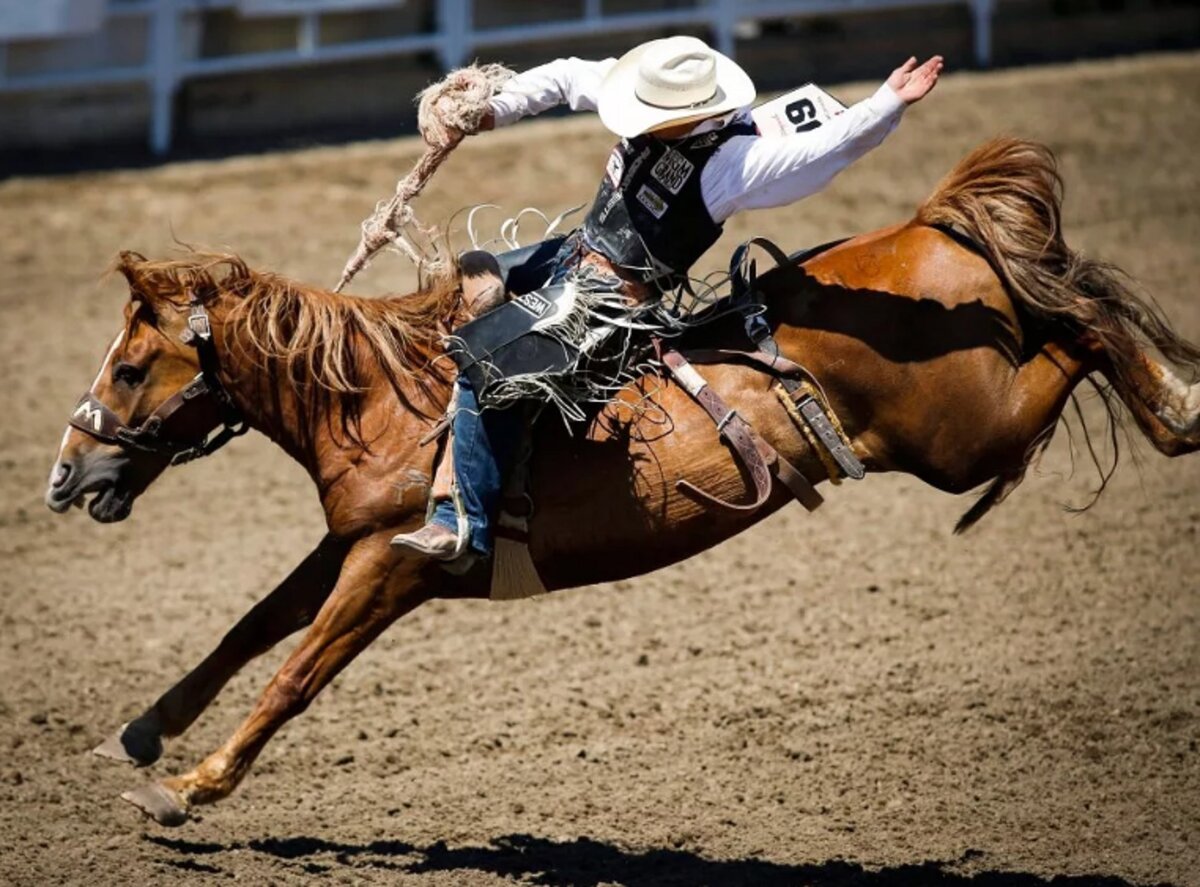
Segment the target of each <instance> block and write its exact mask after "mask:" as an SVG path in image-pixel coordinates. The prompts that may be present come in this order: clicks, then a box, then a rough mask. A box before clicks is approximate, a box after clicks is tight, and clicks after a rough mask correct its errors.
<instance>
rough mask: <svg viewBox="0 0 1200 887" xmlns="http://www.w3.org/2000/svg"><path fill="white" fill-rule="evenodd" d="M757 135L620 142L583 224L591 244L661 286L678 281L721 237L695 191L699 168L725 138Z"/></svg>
mask: <svg viewBox="0 0 1200 887" xmlns="http://www.w3.org/2000/svg"><path fill="white" fill-rule="evenodd" d="M755 132H756V130H755V128H754V125H753V124H751V123H734V124H731V125H729V126H726V127H724V128H723V129H718V130H715V131H713V132H706V133H701V134H700V135H694V136H688V137H686V138H683V139H673V140H671V141H669V142H668V141H663V140H662V139H658V138H655V137H654V136H653V135H640V136H637V137H635V138H632V139H622V140H621V141H620V143H619V144H618V145H617V146H616V147H615V148H613V152H612V154H611V155H610V156H609V158H608V165H607V166H606V167H605V175H604V180H603V181H602V182H601V183H600V191H599V192H598V193H597V194H596V202H595V203H593V204H592V208H591V210H590V211H589V212H588V215H587V218H586V219H585V220H584V222H583V232H584V237H585V238H586V239H587V244H588V246H589V247H591V248H592V249H594V250H596V251H597V252H599V253H602V254H603V255H604V256H605V257H606V258H607V259H608V260H609V261H611V262H613V263H614V264H616V265H620V266H621V267H623V268H627V269H630V270H631V271H632V272H633V273H634V274H636V275H639V276H640V277H642V279H644V280H646V281H647V282H649V283H653V284H654V285H656V286H657V287H658V288H660V289H669V288H671V287H672V286H674V285H676V284H677V283H679V282H680V281H681V280H682V279H683V278H684V276H685V275H686V273H687V270H688V269H689V268H690V267H691V266H692V264H693V263H694V262H695V261H696V260H697V259H699V258H700V256H701V255H703V254H704V252H705V251H706V250H707V249H708V248H709V247H710V246H712V245H713V244H714V243H716V242H717V238H718V237H720V236H721V230H722V226H721V225H718V224H717V223H716V222H714V221H713V219H712V216H710V215H709V213H708V207H706V206H705V205H704V198H703V197H702V196H701V194H700V171H701V170H702V169H703V168H704V164H706V163H707V162H708V161H709V160H710V159H711V158H712V156H713V154H715V153H716V152H717V149H718V148H720V147H721V145H723V144H725V142H727V141H728V140H729V139H731V138H733V137H734V136H744V135H754V134H755ZM647 269H649V270H647Z"/></svg>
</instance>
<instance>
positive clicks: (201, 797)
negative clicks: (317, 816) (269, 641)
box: [122, 530, 430, 825]
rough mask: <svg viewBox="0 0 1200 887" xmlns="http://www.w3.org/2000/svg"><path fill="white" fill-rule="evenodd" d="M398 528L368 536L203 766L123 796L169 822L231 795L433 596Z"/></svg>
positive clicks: (423, 564) (175, 822)
mask: <svg viewBox="0 0 1200 887" xmlns="http://www.w3.org/2000/svg"><path fill="white" fill-rule="evenodd" d="M393 532H394V531H392V530H389V531H387V532H384V533H377V534H375V535H373V536H370V537H367V538H365V539H363V540H361V541H359V542H358V543H356V544H355V546H354V547H353V548H352V549H351V551H350V553H349V554H348V555H347V557H346V562H345V565H344V566H343V568H342V574H341V576H340V577H339V578H338V582H337V587H336V588H335V589H334V591H333V593H332V594H331V595H330V596H329V599H328V600H327V601H326V602H325V605H324V606H323V607H322V608H321V611H320V613H318V614H317V618H316V620H315V621H314V622H313V624H312V627H311V628H310V629H309V631H308V633H307V634H306V635H305V637H304V639H303V640H302V641H301V642H300V645H299V646H298V647H297V648H296V649H295V650H294V651H293V652H292V654H291V656H289V657H288V659H287V661H286V662H285V663H284V664H283V667H282V668H280V670H279V671H278V672H277V673H276V675H275V677H274V678H273V679H272V680H271V683H270V684H268V685H267V688H266V690H265V691H264V692H263V695H262V696H261V697H260V699H259V701H258V704H257V705H256V706H255V707H254V710H253V711H252V712H251V713H250V716H249V717H248V718H246V720H245V721H243V722H242V724H241V726H240V727H238V729H237V731H236V732H234V734H233V736H231V737H230V738H229V740H228V741H227V742H226V743H225V744H224V745H223V746H222V747H221V748H220V749H218V750H217V751H216V752H214V753H213V754H211V755H209V756H208V757H207V758H206V759H205V760H204V761H203V762H202V763H201V764H200V766H198V767H197V768H196V769H194V770H192V771H191V772H190V773H186V774H184V775H183V776H178V777H174V778H171V779H164V780H162V781H160V782H153V783H150V784H149V785H145V786H143V787H141V788H139V789H136V790H135V791H132V792H127V793H126V794H124V795H122V797H123V798H124V799H125V800H127V801H129V802H130V803H132V804H135V805H136V806H138V807H140V808H141V809H142V811H143V812H145V813H146V814H147V815H149V816H152V817H153V818H154V819H155V820H157V821H158V822H159V823H161V824H162V825H180V824H181V823H183V822H184V821H185V820H186V819H187V811H188V808H189V807H191V806H193V805H195V804H211V803H213V802H214V801H219V800H220V799H221V798H224V797H226V796H227V795H229V794H230V793H231V792H232V791H233V790H234V788H236V787H237V784H238V783H239V782H240V781H241V779H242V777H243V776H245V775H246V772H247V770H249V768H250V765H251V764H252V763H253V762H254V759H255V758H256V757H257V756H258V754H259V752H261V751H262V749H263V746H265V745H266V744H267V741H268V740H269V739H270V738H271V736H273V735H274V733H275V731H276V730H278V729H279V728H280V727H282V726H283V725H284V723H286V722H287V721H288V720H290V719H291V718H293V717H295V716H296V715H298V714H300V713H301V712H302V711H304V709H305V708H307V707H308V705H309V703H310V702H312V700H313V698H314V697H316V695H317V694H318V693H319V692H320V691H321V689H322V688H323V687H324V686H325V685H326V684H328V683H329V682H330V681H331V680H333V678H334V677H335V676H336V675H337V674H338V672H340V671H341V670H342V669H343V668H344V667H345V666H346V665H348V664H349V663H350V660H352V659H353V658H354V657H355V656H357V655H358V654H359V653H360V652H361V651H362V650H363V649H365V648H366V647H367V645H368V644H370V643H371V641H373V640H374V639H375V638H376V637H378V636H379V635H380V633H382V632H383V630H384V629H385V628H387V627H388V626H389V625H391V623H392V622H393V621H395V619H396V618H397V617H399V616H401V615H403V614H404V613H406V612H408V611H409V610H411V609H413V608H414V607H416V606H417V605H418V604H420V603H422V602H423V601H425V600H427V599H428V598H429V596H430V595H429V593H428V586H427V585H426V584H425V583H423V582H421V581H420V580H419V579H418V576H417V574H418V571H419V570H420V569H422V568H426V569H427V568H428V563H427V562H417V561H413V560H397V559H396V557H395V555H394V554H393V553H392V551H391V546H390V544H389V543H390V540H391V537H392V533H393Z"/></svg>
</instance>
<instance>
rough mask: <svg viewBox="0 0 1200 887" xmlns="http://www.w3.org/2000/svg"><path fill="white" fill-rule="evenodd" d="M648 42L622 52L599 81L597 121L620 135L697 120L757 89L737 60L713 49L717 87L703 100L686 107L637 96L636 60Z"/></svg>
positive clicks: (740, 103)
mask: <svg viewBox="0 0 1200 887" xmlns="http://www.w3.org/2000/svg"><path fill="white" fill-rule="evenodd" d="M647 46H648V44H645V43H643V44H642V45H641V46H636V47H634V48H633V49H631V50H629V52H627V53H625V54H624V55H623V56H621V57H620V58H619V59H617V63H616V64H615V65H613V67H612V69H611V70H610V71H609V72H608V75H607V76H606V77H605V78H604V82H603V83H601V84H600V97H599V101H598V103H597V104H598V108H599V111H600V122H601V123H603V124H604V125H605V126H606V127H607V128H608V129H609V130H611V131H612V132H615V133H616V134H617V135H619V136H621V137H623V138H627V139H630V138H633V137H634V136H639V135H641V134H642V133H645V132H649V131H650V130H652V129H657V128H658V127H660V126H665V125H666V124H668V123H675V122H682V121H684V120H698V119H700V118H703V117H712V116H714V115H717V114H724V113H726V112H728V111H735V110H737V109H738V108H744V107H745V106H746V105H749V104H750V103H751V102H753V101H754V97H755V95H757V92H756V91H755V89H754V81H752V80H751V79H750V75H749V74H747V73H746V72H745V71H743V70H742V69H741V67H740V66H739V65H738V63H737V62H735V61H734V60H733V59H731V58H729V57H728V56H726V55H722V54H721V53H719V52H717V51H716V50H713V55H714V56H715V57H716V63H717V71H716V74H717V91H716V94H715V95H713V97H712V98H711V99H709V100H708V101H707V102H704V103H703V104H699V105H689V106H688V107H686V108H660V107H658V106H656V105H651V104H647V103H646V102H644V101H642V100H641V99H640V98H638V95H637V81H638V64H639V62H640V61H641V58H642V53H644V52H645V51H646V49H647Z"/></svg>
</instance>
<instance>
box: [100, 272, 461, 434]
mask: <svg viewBox="0 0 1200 887" xmlns="http://www.w3.org/2000/svg"><path fill="white" fill-rule="evenodd" d="M115 268H116V270H117V271H120V272H121V273H122V274H123V275H124V276H125V278H126V279H127V280H128V281H129V285H130V290H131V293H132V294H133V297H134V298H135V299H140V300H143V301H146V302H149V303H150V304H151V306H152V307H154V308H155V309H156V310H157V309H158V308H161V307H162V306H163V305H164V304H166V305H169V306H170V307H172V308H173V309H174V310H176V311H179V312H183V311H185V310H186V308H187V305H188V303H189V302H190V301H191V300H192V299H198V300H199V301H200V302H201V303H202V304H205V305H207V306H210V307H211V309H212V310H213V312H214V316H215V317H216V318H218V319H219V320H221V321H222V322H223V323H225V324H227V325H229V326H230V327H231V328H232V329H234V330H236V331H237V333H238V335H236V336H235V337H234V341H235V342H236V343H238V345H239V346H240V347H241V348H242V349H244V350H245V352H246V354H244V355H242V356H245V357H249V358H250V359H252V360H253V361H254V362H255V363H256V364H257V365H258V366H260V367H264V368H267V369H268V370H270V371H272V372H277V371H278V369H279V368H280V367H282V368H285V369H284V374H285V376H286V378H287V380H288V381H289V383H290V384H291V386H292V389H293V390H294V391H295V392H296V394H297V395H298V396H299V397H300V398H301V400H302V401H304V402H305V403H307V404H309V405H310V406H314V407H316V406H324V405H327V404H328V402H329V401H330V400H333V399H336V400H337V401H338V402H339V404H340V405H341V406H342V417H341V418H342V423H343V425H344V426H345V425H347V423H350V424H354V425H356V424H357V418H358V401H359V399H360V397H361V395H362V394H363V393H365V392H366V391H367V390H369V389H370V388H371V386H372V385H373V384H379V382H380V381H383V380H386V382H387V383H389V384H390V385H391V386H392V387H393V388H394V389H396V390H397V391H398V392H402V391H403V389H405V388H406V387H409V386H410V385H411V384H412V383H414V382H416V383H417V384H422V383H424V382H425V381H434V380H437V381H445V379H444V376H445V372H444V369H445V368H444V366H441V365H440V362H439V363H435V362H434V361H435V358H436V357H437V356H439V355H440V354H441V349H440V347H439V344H438V343H439V340H440V338H441V336H442V335H443V334H444V332H445V330H446V329H447V326H448V324H449V323H451V322H452V320H453V318H454V315H455V314H456V313H457V312H458V311H459V309H460V305H461V289H460V287H459V281H458V269H457V267H451V268H450V269H449V270H447V271H444V272H442V273H439V274H438V275H436V276H425V277H423V279H422V280H421V282H420V287H419V289H418V290H417V291H416V292H414V293H411V294H408V295H402V296H387V297H381V298H367V297H363V296H351V295H345V294H342V293H333V292H330V291H328V290H324V289H320V288H318V287H312V286H308V285H306V284H303V283H300V282H298V281H295V280H291V279H289V278H287V277H283V276H281V275H278V274H272V273H269V272H263V271H255V270H253V269H252V268H250V267H249V266H248V265H247V264H246V263H245V262H244V261H243V260H242V259H241V258H240V257H239V256H237V255H234V254H232V253H215V252H189V253H187V254H186V255H185V256H183V257H181V258H175V259H160V260H152V259H147V258H146V257H144V256H142V255H139V254H138V253H133V252H122V253H121V255H120V256H119V258H118V259H117V262H116V265H115ZM380 375H382V376H383V380H381V379H379V378H378V377H379V376H380Z"/></svg>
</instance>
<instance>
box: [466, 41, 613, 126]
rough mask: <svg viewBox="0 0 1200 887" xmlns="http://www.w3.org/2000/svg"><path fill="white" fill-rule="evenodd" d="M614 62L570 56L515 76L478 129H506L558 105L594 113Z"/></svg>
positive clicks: (502, 90)
mask: <svg viewBox="0 0 1200 887" xmlns="http://www.w3.org/2000/svg"><path fill="white" fill-rule="evenodd" d="M616 61H617V60H616V59H612V58H609V59H604V60H603V61H598V62H593V61H586V60H584V59H580V58H575V57H573V56H572V57H571V58H565V59H556V60H555V61H552V62H548V63H547V64H544V65H539V66H538V67H536V68H530V69H529V70H528V71H526V72H524V73H523V74H518V75H517V76H515V77H513V78H512V79H511V80H509V81H508V82H507V83H505V84H504V86H503V87H502V88H501V90H500V92H498V93H497V94H496V95H494V96H492V98H491V101H490V104H491V114H489V115H488V119H487V120H485V123H484V125H483V126H482V127H481V129H491V128H492V126H491V125H489V123H490V124H493V125H495V126H508V125H509V124H511V123H516V122H517V121H518V120H520V119H521V118H522V117H529V116H531V115H533V114H541V113H542V112H543V111H548V110H550V109H551V108H556V107H558V106H559V105H568V106H570V108H571V110H573V111H595V110H596V98H597V96H598V94H599V92H600V83H601V82H602V81H603V80H604V75H605V74H607V73H608V71H609V69H610V68H611V67H612V66H613V65H614V64H616Z"/></svg>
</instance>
